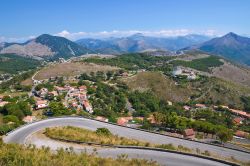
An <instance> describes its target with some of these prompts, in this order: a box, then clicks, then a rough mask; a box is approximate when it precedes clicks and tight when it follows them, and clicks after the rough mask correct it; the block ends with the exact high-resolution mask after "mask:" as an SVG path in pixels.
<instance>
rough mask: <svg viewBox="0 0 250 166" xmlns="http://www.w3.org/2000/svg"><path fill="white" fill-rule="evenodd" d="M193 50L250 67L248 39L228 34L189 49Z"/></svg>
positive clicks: (249, 41) (249, 43) (249, 42)
mask: <svg viewBox="0 0 250 166" xmlns="http://www.w3.org/2000/svg"><path fill="white" fill-rule="evenodd" d="M193 48H195V49H199V50H202V51H205V52H208V53H211V54H216V55H220V56H223V57H225V58H227V59H230V60H233V61H235V62H239V63H242V64H246V65H250V38H247V37H244V36H240V35H237V34H235V33H233V32H229V33H228V34H226V35H224V36H222V37H217V38H213V39H211V40H209V41H206V42H204V43H202V44H200V45H196V46H193V47H190V48H189V49H193Z"/></svg>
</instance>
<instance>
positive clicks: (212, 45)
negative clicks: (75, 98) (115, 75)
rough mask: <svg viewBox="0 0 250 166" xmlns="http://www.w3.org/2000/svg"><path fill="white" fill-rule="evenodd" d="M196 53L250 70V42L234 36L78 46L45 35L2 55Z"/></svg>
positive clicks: (2, 48)
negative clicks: (197, 51)
mask: <svg viewBox="0 0 250 166" xmlns="http://www.w3.org/2000/svg"><path fill="white" fill-rule="evenodd" d="M193 49H195V50H201V51H204V52H207V53H210V54H215V55H219V56H222V57H224V58H226V59H229V60H232V61H235V62H237V63H241V64H246V65H249V66H250V38H247V37H243V36H239V35H237V34H235V33H232V32H230V33H228V34H226V35H224V36H222V37H216V38H212V39H211V38H209V37H207V36H203V35H197V34H192V35H186V36H177V37H151V36H144V35H143V34H140V33H138V34H134V35H131V36H128V37H117V38H115V37H110V38H105V39H93V38H85V39H80V40H77V41H75V42H73V41H70V40H68V39H66V38H63V37H58V36H52V35H48V34H43V35H40V36H38V37H37V38H35V39H32V40H29V41H27V42H25V43H0V54H16V55H20V56H24V57H31V58H34V59H39V60H43V59H58V58H60V57H62V58H70V57H72V56H80V55H83V54H86V53H102V54H117V55H119V54H123V53H132V52H150V54H153V55H159V54H163V55H171V54H172V55H178V54H176V53H178V52H183V51H184V52H185V51H186V50H193ZM154 52H155V54H154Z"/></svg>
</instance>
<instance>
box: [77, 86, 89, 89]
mask: <svg viewBox="0 0 250 166" xmlns="http://www.w3.org/2000/svg"><path fill="white" fill-rule="evenodd" d="M78 89H80V90H81V89H82V90H86V89H87V87H86V86H85V85H82V86H80V87H79V88H78Z"/></svg>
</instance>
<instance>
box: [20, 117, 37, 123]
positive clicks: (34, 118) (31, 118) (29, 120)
mask: <svg viewBox="0 0 250 166" xmlns="http://www.w3.org/2000/svg"><path fill="white" fill-rule="evenodd" d="M35 120H36V117H35V116H25V117H24V118H23V121H24V122H25V123H32V122H34V121H35Z"/></svg>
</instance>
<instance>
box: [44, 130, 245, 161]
mask: <svg viewBox="0 0 250 166" xmlns="http://www.w3.org/2000/svg"><path fill="white" fill-rule="evenodd" d="M98 130H99V131H98ZM98 130H97V131H90V130H86V129H82V128H78V127H72V126H66V127H54V128H46V130H45V133H44V134H45V135H46V136H47V137H49V138H51V139H65V140H70V141H83V142H93V143H100V144H111V145H129V146H144V147H153V148H162V149H167V150H173V151H180V152H186V153H193V154H198V155H201V156H210V157H213V158H217V159H220V160H227V161H231V162H234V163H239V164H240V165H250V163H245V162H242V161H238V160H236V159H235V158H234V157H231V158H223V157H220V156H218V155H216V154H213V153H211V152H209V151H204V152H203V151H201V150H200V149H196V150H194V151H193V150H192V149H189V148H187V147H184V146H182V145H179V146H177V147H176V146H174V145H173V144H151V143H149V142H145V141H139V140H135V139H128V138H124V137H119V136H117V135H112V133H110V132H109V130H106V129H105V128H101V130H102V131H100V129H98Z"/></svg>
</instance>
